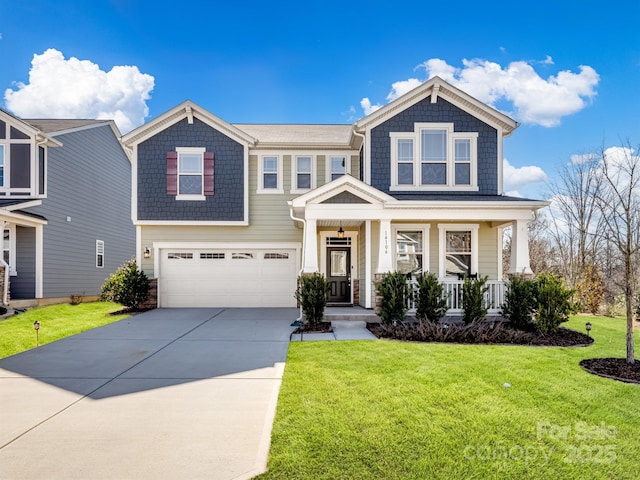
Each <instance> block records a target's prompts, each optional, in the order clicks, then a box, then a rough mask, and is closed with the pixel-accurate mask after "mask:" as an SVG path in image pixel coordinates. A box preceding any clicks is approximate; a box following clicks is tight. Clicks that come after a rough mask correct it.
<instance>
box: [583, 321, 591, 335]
mask: <svg viewBox="0 0 640 480" xmlns="http://www.w3.org/2000/svg"><path fill="white" fill-rule="evenodd" d="M584 328H586V329H587V335H588V336H589V337H590V336H591V334H590V333H589V332H591V322H587V323H585V324H584Z"/></svg>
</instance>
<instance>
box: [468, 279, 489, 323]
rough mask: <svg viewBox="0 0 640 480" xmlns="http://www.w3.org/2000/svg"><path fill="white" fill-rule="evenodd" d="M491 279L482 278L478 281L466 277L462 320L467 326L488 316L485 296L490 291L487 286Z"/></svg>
mask: <svg viewBox="0 0 640 480" xmlns="http://www.w3.org/2000/svg"><path fill="white" fill-rule="evenodd" d="M488 278H489V277H481V278H478V279H477V280H475V279H472V278H471V277H468V276H467V277H465V278H464V283H463V284H462V311H463V313H462V320H463V321H464V323H465V324H467V325H468V324H470V323H473V322H478V321H480V320H483V319H484V318H485V317H486V316H487V312H488V311H489V309H488V308H487V307H486V304H485V303H486V302H485V301H484V295H485V293H487V290H489V287H487V286H486V285H485V284H486V283H487V280H488Z"/></svg>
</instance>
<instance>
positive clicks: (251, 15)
mask: <svg viewBox="0 0 640 480" xmlns="http://www.w3.org/2000/svg"><path fill="white" fill-rule="evenodd" d="M563 4H567V6H563ZM638 17H640V2H639V1H638V0H626V1H618V2H615V1H614V2H609V3H607V4H606V5H605V4H602V2H595V1H592V0H586V1H583V2H581V3H580V4H579V6H576V4H575V2H558V1H557V0H556V1H553V2H552V1H538V2H528V3H521V2H502V1H494V2H477V1H474V2H468V1H459V2H456V3H455V4H454V3H451V2H424V1H419V2H412V1H405V2H401V3H397V2H377V1H375V0H370V1H366V2H360V1H351V2H344V1H325V2H264V1H255V2H254V1H242V2H215V1H184V2H166V1H163V0H155V1H142V0H84V1H83V0H76V1H70V0H50V1H44V0H29V1H24V2H9V1H8V0H0V35H1V38H0V61H1V64H2V68H1V69H0V92H1V93H2V98H1V99H0V106H2V108H4V109H7V110H9V111H13V112H14V113H16V114H17V115H19V116H22V117H25V118H28V117H42V116H48V117H74V116H75V117H79V118H86V117H100V118H107V117H111V118H115V119H116V121H117V123H118V125H119V126H120V128H121V130H122V131H123V133H125V132H126V131H127V130H128V129H130V128H131V127H133V126H137V125H139V124H140V122H141V121H143V119H145V118H146V119H147V120H148V119H149V118H153V117H155V116H157V115H160V114H162V113H163V112H164V111H166V110H167V109H169V108H171V107H173V106H175V105H177V104H178V103H180V102H182V101H183V100H185V99H191V100H193V101H194V102H196V103H198V104H200V105H201V106H203V107H204V108H206V109H208V110H209V111H211V112H213V113H214V114H216V115H218V116H220V117H221V118H223V119H224V120H226V121H228V122H231V123H235V122H237V123H352V122H354V121H355V120H357V119H358V118H361V117H362V116H364V115H365V109H366V108H375V106H376V105H383V104H385V103H386V102H388V101H389V99H392V98H394V96H395V95H398V94H400V93H402V91H404V90H403V88H406V87H407V86H410V85H413V84H415V82H417V81H424V80H426V79H427V78H428V76H429V75H431V74H434V73H438V74H440V75H441V76H442V75H445V74H447V73H448V74H449V75H450V78H449V79H450V80H451V81H452V83H457V84H458V86H460V87H461V88H463V89H465V90H467V91H468V92H469V93H470V94H472V95H475V96H477V97H478V98H479V99H480V100H483V101H486V102H487V101H488V102H492V103H493V105H494V106H495V107H496V108H498V109H500V110H502V111H504V112H505V113H507V114H509V115H511V116H512V117H513V118H514V119H515V120H517V121H519V122H520V123H521V126H520V127H519V128H518V129H517V130H516V131H515V132H514V134H513V135H512V136H511V137H510V138H508V139H506V141H505V152H504V154H505V158H506V160H507V161H508V162H509V165H510V166H511V167H509V169H508V172H510V173H509V174H508V175H507V174H505V178H506V180H507V181H508V182H509V185H506V189H507V190H510V191H514V192H515V191H517V192H518V193H519V194H521V195H525V196H528V197H535V198H546V193H545V188H546V186H545V184H544V182H542V181H541V180H543V179H544V177H545V174H546V176H547V178H551V179H552V178H553V177H554V176H555V174H556V171H557V169H558V168H559V167H560V166H561V165H562V164H563V163H568V162H569V161H570V159H571V156H572V155H576V154H585V153H589V152H592V151H594V150H597V149H598V148H600V147H603V146H604V147H611V146H616V145H620V143H621V139H622V140H627V139H628V140H630V141H631V143H632V144H633V145H637V144H638V143H640V88H639V87H640V34H639V33H638V27H637V19H638ZM394 85H395V86H394ZM497 85H500V88H497V87H496V86H497ZM469 90H472V91H469ZM482 96H485V97H486V98H481V97H482ZM365 99H366V100H365ZM363 107H365V108H363ZM507 177H508V178H507Z"/></svg>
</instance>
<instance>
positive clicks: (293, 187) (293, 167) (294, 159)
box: [289, 153, 318, 194]
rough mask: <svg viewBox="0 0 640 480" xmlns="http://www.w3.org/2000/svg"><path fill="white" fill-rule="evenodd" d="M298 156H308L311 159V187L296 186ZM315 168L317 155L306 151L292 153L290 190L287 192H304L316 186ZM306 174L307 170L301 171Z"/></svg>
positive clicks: (316, 168)
mask: <svg viewBox="0 0 640 480" xmlns="http://www.w3.org/2000/svg"><path fill="white" fill-rule="evenodd" d="M298 158H310V159H311V172H309V173H310V174H311V188H298V173H299V172H298ZM317 170H318V160H317V156H316V155H313V154H310V153H309V154H306V153H292V154H291V190H290V191H289V193H296V194H300V193H306V192H308V191H310V190H313V189H315V188H316V185H317V177H318V174H317ZM302 173H304V174H306V173H307V172H302Z"/></svg>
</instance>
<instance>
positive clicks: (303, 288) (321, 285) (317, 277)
mask: <svg viewBox="0 0 640 480" xmlns="http://www.w3.org/2000/svg"><path fill="white" fill-rule="evenodd" d="M330 288H331V284H330V283H329V281H328V280H327V279H326V278H325V277H324V275H322V274H321V273H311V274H304V275H300V276H299V277H298V288H297V289H296V293H295V297H296V300H297V301H298V302H299V303H300V306H301V307H302V314H303V315H304V318H305V320H306V321H307V323H308V324H309V325H310V326H311V327H312V328H315V327H317V326H318V324H319V323H320V322H321V321H322V317H324V309H325V307H326V306H327V302H328V301H329V289H330Z"/></svg>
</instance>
